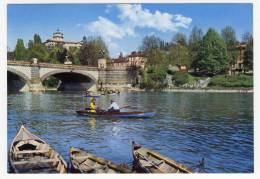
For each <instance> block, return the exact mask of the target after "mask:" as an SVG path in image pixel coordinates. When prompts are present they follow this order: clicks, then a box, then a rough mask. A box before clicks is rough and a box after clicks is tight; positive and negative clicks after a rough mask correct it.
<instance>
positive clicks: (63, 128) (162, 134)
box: [8, 92, 254, 173]
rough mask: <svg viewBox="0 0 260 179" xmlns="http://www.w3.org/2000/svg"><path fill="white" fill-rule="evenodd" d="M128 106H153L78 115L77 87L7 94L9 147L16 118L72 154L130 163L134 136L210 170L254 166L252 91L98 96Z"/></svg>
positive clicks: (105, 103)
mask: <svg viewBox="0 0 260 179" xmlns="http://www.w3.org/2000/svg"><path fill="white" fill-rule="evenodd" d="M110 99H115V100H116V101H118V103H119V104H120V105H121V106H125V105H129V106H132V107H133V108H132V109H126V110H134V109H135V110H154V111H156V116H155V117H154V118H147V119H117V118H115V119H108V118H89V117H83V116H78V115H76V113H75V110H77V109H80V108H82V107H84V106H86V102H87V101H86V98H84V97H83V93H82V92H48V93H10V94H8V147H9V146H10V143H11V142H12V139H13V138H14V137H15V134H16V133H17V132H18V130H19V128H20V125H21V124H25V125H26V127H27V128H28V129H29V130H30V131H31V132H32V133H34V134H36V135H38V136H39V137H41V138H42V139H43V140H45V141H46V142H48V143H49V144H50V145H51V146H52V147H54V148H55V150H57V151H58V152H59V153H60V154H61V155H62V156H63V157H64V158H65V160H67V161H69V155H68V153H69V147H70V146H74V147H80V148H84V149H86V150H88V151H90V152H92V153H94V154H96V155H98V156H100V157H104V158H106V159H109V160H112V161H114V162H115V163H128V164H130V163H131V162H132V153H131V141H136V142H138V143H140V144H142V145H144V146H146V147H148V148H150V149H153V150H155V151H158V152H160V153H161V154H164V155H166V156H169V157H170V158H172V159H174V160H176V161H178V162H180V163H183V164H185V165H187V166H188V167H191V168H193V167H194V166H195V165H196V164H198V161H199V160H201V159H202V157H204V158H205V172H207V173H230V172H232V173H237V172H239V173H241V172H242V173H248V172H253V171H254V131H253V129H254V126H253V121H254V120H253V94H252V93H251V94H245V93H182V92H177V93H173V92H131V93H126V92H125V93H121V94H120V95H112V96H101V97H100V98H99V99H98V100H97V104H98V106H100V107H102V108H106V107H107V106H108V105H109V103H110Z"/></svg>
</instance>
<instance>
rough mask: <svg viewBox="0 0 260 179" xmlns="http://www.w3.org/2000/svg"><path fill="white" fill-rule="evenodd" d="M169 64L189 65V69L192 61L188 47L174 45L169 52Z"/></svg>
mask: <svg viewBox="0 0 260 179" xmlns="http://www.w3.org/2000/svg"><path fill="white" fill-rule="evenodd" d="M169 62H170V64H173V65H187V66H188V67H189V66H190V65H191V60H190V57H189V50H188V47H186V46H184V45H181V44H175V45H173V46H172V47H171V48H170V52H169Z"/></svg>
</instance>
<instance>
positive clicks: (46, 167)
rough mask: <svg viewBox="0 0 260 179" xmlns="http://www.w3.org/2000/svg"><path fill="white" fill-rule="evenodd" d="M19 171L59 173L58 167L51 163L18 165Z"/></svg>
mask: <svg viewBox="0 0 260 179" xmlns="http://www.w3.org/2000/svg"><path fill="white" fill-rule="evenodd" d="M16 169H17V170H18V171H19V173H58V171H57V168H56V167H55V166H53V165H52V164H51V163H34V164H24V165H16Z"/></svg>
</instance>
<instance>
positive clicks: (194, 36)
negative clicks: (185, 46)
mask: <svg viewBox="0 0 260 179" xmlns="http://www.w3.org/2000/svg"><path fill="white" fill-rule="evenodd" d="M202 39H203V32H202V30H201V29H200V28H198V27H197V26H195V27H193V28H192V31H191V34H190V36H189V57H190V61H191V67H192V68H194V69H195V70H196V69H197V64H198V60H199V59H198V51H199V48H200V46H201V44H202Z"/></svg>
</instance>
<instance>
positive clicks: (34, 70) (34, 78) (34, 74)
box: [29, 63, 45, 92]
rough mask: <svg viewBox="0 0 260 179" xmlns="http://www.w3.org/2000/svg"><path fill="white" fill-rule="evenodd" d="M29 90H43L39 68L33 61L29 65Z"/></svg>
mask: <svg viewBox="0 0 260 179" xmlns="http://www.w3.org/2000/svg"><path fill="white" fill-rule="evenodd" d="M29 91H32V92H37V91H45V88H44V86H43V85H42V81H41V79H40V68H39V66H38V64H37V63H33V64H32V67H31V80H30V84H29Z"/></svg>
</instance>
